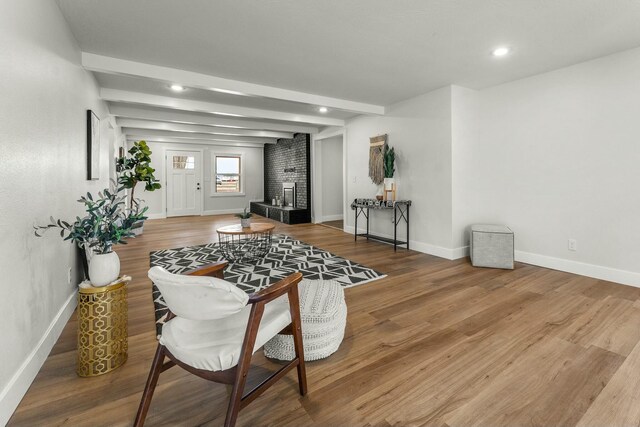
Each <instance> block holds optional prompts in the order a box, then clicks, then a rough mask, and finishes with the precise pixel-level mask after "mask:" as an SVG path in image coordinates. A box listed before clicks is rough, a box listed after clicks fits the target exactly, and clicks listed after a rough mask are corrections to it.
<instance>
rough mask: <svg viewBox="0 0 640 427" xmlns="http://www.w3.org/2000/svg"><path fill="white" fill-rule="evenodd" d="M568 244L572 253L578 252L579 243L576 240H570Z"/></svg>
mask: <svg viewBox="0 0 640 427" xmlns="http://www.w3.org/2000/svg"><path fill="white" fill-rule="evenodd" d="M567 243H568V245H567V246H568V248H569V250H570V251H571V252H575V251H577V250H578V242H577V241H576V239H569V240H568V242H567Z"/></svg>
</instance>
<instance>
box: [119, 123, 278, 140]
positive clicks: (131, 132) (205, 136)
mask: <svg viewBox="0 0 640 427" xmlns="http://www.w3.org/2000/svg"><path fill="white" fill-rule="evenodd" d="M122 133H124V134H126V135H127V136H135V137H136V138H138V139H145V140H146V139H147V138H150V139H152V138H153V137H160V136H164V137H167V138H175V139H200V140H210V141H227V142H229V141H232V142H258V143H262V144H275V143H276V139H275V138H257V137H253V136H233V135H211V134H209V133H195V132H172V131H165V130H154V129H138V128H129V127H123V128H122Z"/></svg>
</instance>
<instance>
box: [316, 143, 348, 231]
mask: <svg viewBox="0 0 640 427" xmlns="http://www.w3.org/2000/svg"><path fill="white" fill-rule="evenodd" d="M317 143H318V147H319V149H320V152H321V153H320V159H321V162H320V163H321V165H320V166H321V168H322V170H321V176H320V179H321V180H322V201H321V202H322V221H335V220H338V219H342V218H343V214H344V194H343V192H342V184H343V182H342V181H343V177H342V135H339V136H334V137H331V138H327V139H323V140H321V141H318V142H317Z"/></svg>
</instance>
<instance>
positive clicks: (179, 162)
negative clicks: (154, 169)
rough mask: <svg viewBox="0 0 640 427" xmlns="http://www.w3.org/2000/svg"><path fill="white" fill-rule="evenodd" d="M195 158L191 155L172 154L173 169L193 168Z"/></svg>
mask: <svg viewBox="0 0 640 427" xmlns="http://www.w3.org/2000/svg"><path fill="white" fill-rule="evenodd" d="M195 164H196V159H195V158H194V157H193V156H173V168H174V169H194V168H195Z"/></svg>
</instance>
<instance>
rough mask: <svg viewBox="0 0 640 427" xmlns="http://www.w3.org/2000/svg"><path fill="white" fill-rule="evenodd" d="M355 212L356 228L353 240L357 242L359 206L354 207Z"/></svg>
mask: <svg viewBox="0 0 640 427" xmlns="http://www.w3.org/2000/svg"><path fill="white" fill-rule="evenodd" d="M354 212H355V213H356V229H355V231H354V233H353V241H354V242H357V241H358V208H357V207H356V208H355V209H354Z"/></svg>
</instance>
